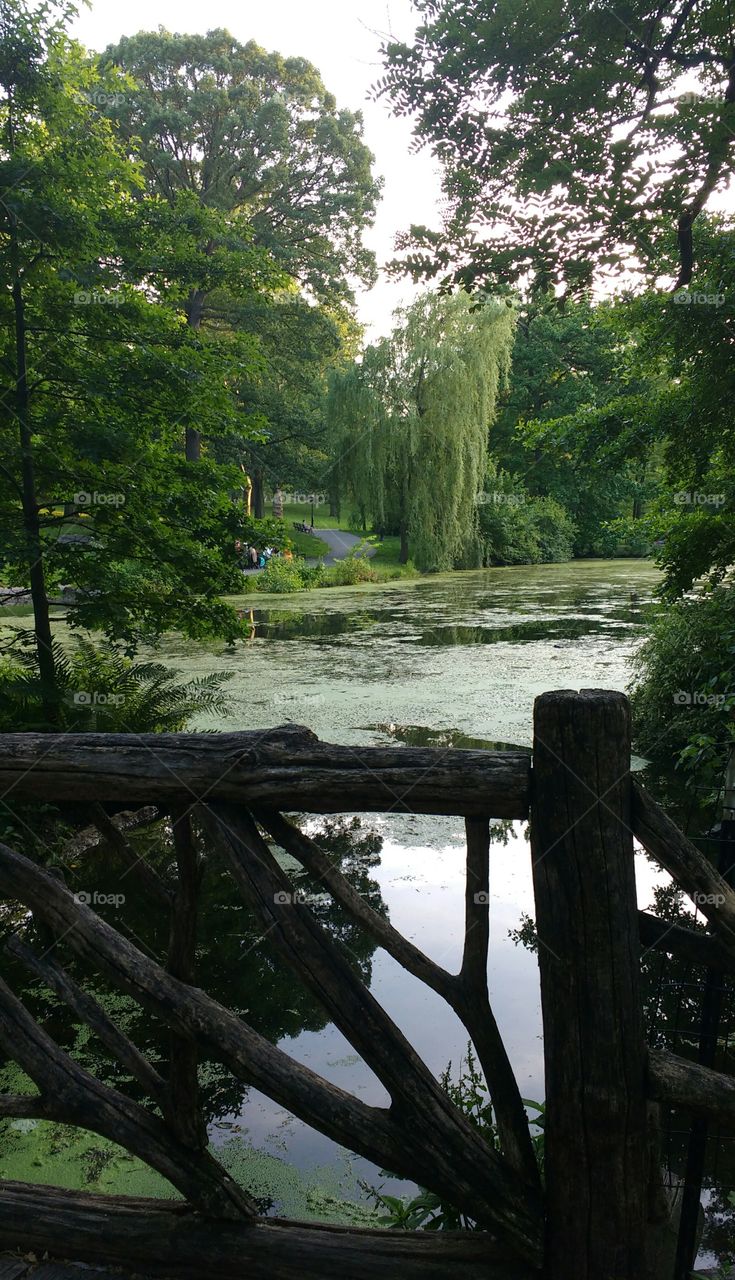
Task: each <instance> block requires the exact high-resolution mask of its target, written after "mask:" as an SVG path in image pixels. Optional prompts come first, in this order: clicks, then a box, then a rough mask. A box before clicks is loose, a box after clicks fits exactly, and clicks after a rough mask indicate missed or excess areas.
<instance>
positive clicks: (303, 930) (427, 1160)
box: [207, 804, 541, 1259]
mask: <svg viewBox="0 0 735 1280" xmlns="http://www.w3.org/2000/svg"><path fill="white" fill-rule="evenodd" d="M210 809H211V815H212V819H213V821H211V822H208V823H207V830H208V832H210V833H211V835H212V838H213V840H214V842H215V843H216V844H217V845H218V846H219V847H220V848H221V849H222V851H223V853H224V855H225V857H226V858H227V860H228V862H229V864H230V867H231V869H232V872H233V875H234V877H235V879H236V881H237V883H238V885H239V886H240V888H241V890H242V892H243V894H244V896H245V898H246V900H247V901H248V902H249V903H250V905H251V906H252V907H253V909H254V910H255V911H256V913H257V915H258V917H259V919H260V920H261V921H262V923H263V925H264V928H265V929H266V931H267V935H268V938H269V941H270V942H271V943H272V944H273V945H274V946H275V947H276V948H277V949H278V951H279V952H280V954H281V955H282V956H283V958H284V959H285V960H286V962H287V963H288V964H289V965H290V967H291V968H292V969H293V970H294V972H295V973H296V975H297V976H298V977H299V978H300V979H301V980H302V981H303V982H304V983H305V985H306V986H307V987H308V988H309V989H310V990H311V991H312V992H313V994H314V995H316V997H317V999H318V1000H319V1002H320V1003H321V1004H322V1005H323V1006H324V1008H325V1009H326V1010H327V1011H328V1013H329V1014H330V1016H331V1017H332V1019H333V1021H334V1023H335V1025H336V1026H337V1027H339V1029H340V1030H341V1031H342V1033H343V1035H344V1036H346V1038H347V1039H348V1040H349V1042H350V1044H352V1045H353V1046H354V1047H355V1048H356V1049H357V1050H358V1052H359V1053H360V1054H361V1055H362V1057H363V1058H364V1059H365V1061H366V1062H367V1064H368V1066H369V1067H370V1068H371V1069H372V1070H373V1071H374V1072H375V1074H376V1076H377V1077H378V1079H379V1080H380V1081H381V1082H382V1084H383V1085H384V1086H385V1088H386V1089H387V1090H388V1092H389V1093H390V1095H391V1099H392V1106H391V1117H393V1118H394V1119H395V1122H396V1124H397V1126H398V1128H399V1132H400V1134H401V1140H402V1141H403V1143H404V1145H405V1148H406V1151H407V1152H408V1153H410V1155H411V1158H412V1160H413V1162H414V1171H415V1172H414V1177H415V1178H416V1179H417V1180H418V1181H420V1182H422V1183H423V1184H425V1185H427V1186H430V1187H431V1188H432V1190H435V1191H437V1192H438V1193H439V1194H441V1195H443V1196H444V1197H445V1198H447V1199H449V1200H450V1202H453V1203H455V1204H457V1205H458V1206H459V1207H460V1208H462V1209H463V1210H464V1211H465V1212H466V1213H469V1214H470V1216H472V1217H474V1218H476V1219H477V1220H479V1221H480V1222H482V1223H483V1224H484V1225H485V1226H487V1227H488V1228H490V1229H492V1230H493V1231H494V1232H495V1233H496V1234H497V1235H498V1236H500V1237H501V1238H503V1239H506V1240H508V1241H512V1242H513V1243H515V1244H516V1247H518V1249H519V1252H520V1253H521V1256H526V1257H527V1258H529V1259H535V1258H537V1257H538V1256H539V1247H540V1229H541V1216H540V1213H541V1206H540V1198H539V1200H538V1201H536V1200H535V1198H534V1196H533V1194H532V1191H531V1189H530V1188H529V1187H528V1186H526V1185H524V1183H523V1182H522V1181H521V1180H520V1179H518V1177H517V1175H516V1174H515V1173H514V1171H513V1170H512V1169H511V1166H510V1165H509V1164H508V1163H507V1162H506V1161H505V1160H503V1159H501V1157H499V1156H498V1154H497V1153H496V1152H495V1151H494V1150H493V1149H492V1148H490V1147H489V1146H488V1145H487V1143H485V1142H484V1140H483V1139H482V1138H481V1137H480V1134H479V1133H478V1132H477V1130H476V1129H474V1128H473V1127H472V1126H471V1125H470V1124H469V1122H468V1121H467V1119H466V1118H465V1117H464V1116H463V1115H462V1114H461V1112H459V1111H458V1110H457V1109H456V1108H455V1107H454V1105H453V1104H452V1103H451V1101H450V1100H449V1098H448V1097H447V1095H446V1093H445V1092H444V1091H443V1090H442V1089H441V1088H440V1086H439V1085H438V1083H437V1081H436V1080H435V1079H434V1076H433V1075H432V1074H431V1072H430V1071H429V1070H428V1068H427V1067H426V1065H425V1063H423V1062H422V1061H421V1059H420V1058H419V1057H418V1055H417V1054H416V1052H415V1050H414V1049H413V1048H412V1046H411V1045H410V1043H409V1042H408V1041H407V1040H406V1038H405V1037H404V1035H403V1034H402V1032H401V1031H400V1030H399V1029H398V1027H397V1026H396V1025H395V1023H394V1022H393V1021H392V1019H391V1018H390V1017H389V1016H388V1014H387V1013H386V1012H385V1010H384V1009H383V1008H382V1007H381V1006H380V1005H379V1004H378V1002H377V1001H376V1000H375V998H374V996H373V995H372V994H371V993H370V992H369V991H368V990H367V988H366V987H365V986H364V984H363V983H362V981H361V980H360V978H359V977H358V976H357V975H356V973H355V971H354V969H353V968H352V966H351V965H350V964H349V962H348V960H347V959H346V957H345V955H344V953H343V951H342V949H341V948H340V947H339V945H338V944H337V943H336V942H335V941H334V939H333V938H331V937H330V936H329V934H328V933H327V932H326V930H324V929H323V928H322V926H321V925H320V924H319V922H318V921H317V920H316V918H315V917H314V915H313V913H312V912H311V911H310V910H309V908H308V906H306V905H305V904H304V903H301V902H299V901H297V900H296V898H295V896H294V892H293V886H292V885H291V882H290V881H289V879H288V877H287V876H286V875H285V874H284V872H283V871H282V870H281V868H280V867H279V865H278V863H277V862H276V860H275V858H274V857H273V855H272V853H271V851H270V849H269V848H268V846H267V844H266V843H265V841H264V839H263V837H262V836H261V834H260V832H259V831H258V828H257V826H256V824H255V822H254V820H253V819H252V817H251V816H250V815H249V814H247V813H243V812H242V811H241V810H240V809H239V807H236V806H234V805H225V804H216V805H212V806H210Z"/></svg>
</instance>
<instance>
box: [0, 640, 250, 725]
mask: <svg viewBox="0 0 735 1280" xmlns="http://www.w3.org/2000/svg"><path fill="white" fill-rule="evenodd" d="M54 665H55V668H56V679H57V703H58V706H57V717H58V722H57V724H55V725H53V726H49V724H48V722H47V721H46V720H45V718H44V713H43V705H42V698H41V684H40V680H39V675H38V663H37V657H36V650H35V645H34V644H33V637H32V634H31V633H29V632H20V633H19V635H18V638H17V640H16V642H15V644H14V646H13V649H12V651H11V652H10V653H9V654H6V655H5V656H4V657H3V658H2V660H0V732H2V733H27V732H31V731H33V732H39V731H43V730H45V729H46V730H47V729H49V728H51V727H53V729H54V731H58V730H59V729H61V730H66V731H69V730H70V731H76V732H80V733H172V732H175V731H176V730H180V729H183V728H185V726H186V724H187V722H188V721H189V720H190V719H191V717H192V716H193V715H195V714H196V713H199V712H212V711H216V712H220V713H222V712H224V711H225V710H226V707H227V701H226V698H225V695H224V692H223V690H222V684H223V683H224V682H225V681H226V680H228V679H229V678H230V677H229V676H228V675H224V674H222V675H220V674H217V673H213V674H211V675H208V676H203V677H201V679H198V680H189V681H187V682H186V683H184V684H182V683H180V682H179V675H180V673H179V672H178V671H174V670H171V668H170V667H165V666H164V665H163V664H162V663H159V662H134V661H133V660H132V659H131V658H128V657H125V655H124V654H123V653H121V652H120V650H118V649H113V648H111V647H110V646H109V645H104V646H100V647H98V646H97V645H95V644H94V643H93V642H92V641H91V640H89V639H87V638H86V637H82V636H75V637H74V639H73V641H72V647H71V649H70V650H66V649H64V648H63V647H62V646H61V645H60V644H59V643H58V642H57V643H55V644H54Z"/></svg>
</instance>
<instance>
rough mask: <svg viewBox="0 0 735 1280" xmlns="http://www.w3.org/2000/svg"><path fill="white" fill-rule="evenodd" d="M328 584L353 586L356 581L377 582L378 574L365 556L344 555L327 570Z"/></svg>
mask: <svg viewBox="0 0 735 1280" xmlns="http://www.w3.org/2000/svg"><path fill="white" fill-rule="evenodd" d="M327 573H328V575H329V584H330V586H333V587H354V586H355V585H356V584H357V583H358V582H377V581H378V574H377V571H376V570H375V569H374V568H373V566H372V565H371V563H370V561H369V560H367V559H366V558H365V556H358V555H354V553H353V554H352V555H349V556H345V558H344V560H338V561H337V563H336V564H333V565H332V566H331V567H330V568H329V569H328V570H327Z"/></svg>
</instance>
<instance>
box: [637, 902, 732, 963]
mask: <svg viewBox="0 0 735 1280" xmlns="http://www.w3.org/2000/svg"><path fill="white" fill-rule="evenodd" d="M638 925H639V932H640V938H641V942H642V943H643V945H644V947H648V948H649V949H650V948H653V949H655V950H656V951H667V952H668V953H669V955H672V956H678V957H679V959H681V960H686V961H688V963H689V964H698V965H701V967H702V968H703V969H718V970H719V971H720V972H721V973H735V953H734V952H732V951H728V949H727V947H726V946H723V944H722V943H721V942H720V940H719V938H716V937H714V935H713V934H711V933H702V932H698V931H697V930H695V929H687V928H685V927H684V926H683V925H681V924H672V923H671V922H670V921H669V920H662V919H660V917H659V916H654V915H651V913H650V912H649V911H639V912H638Z"/></svg>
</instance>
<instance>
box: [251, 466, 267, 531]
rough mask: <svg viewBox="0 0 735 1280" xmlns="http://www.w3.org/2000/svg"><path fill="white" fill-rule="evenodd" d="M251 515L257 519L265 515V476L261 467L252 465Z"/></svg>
mask: <svg viewBox="0 0 735 1280" xmlns="http://www.w3.org/2000/svg"><path fill="white" fill-rule="evenodd" d="M253 515H254V516H255V517H256V519H257V520H262V519H263V518H264V516H265V476H264V474H263V468H262V467H253Z"/></svg>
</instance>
